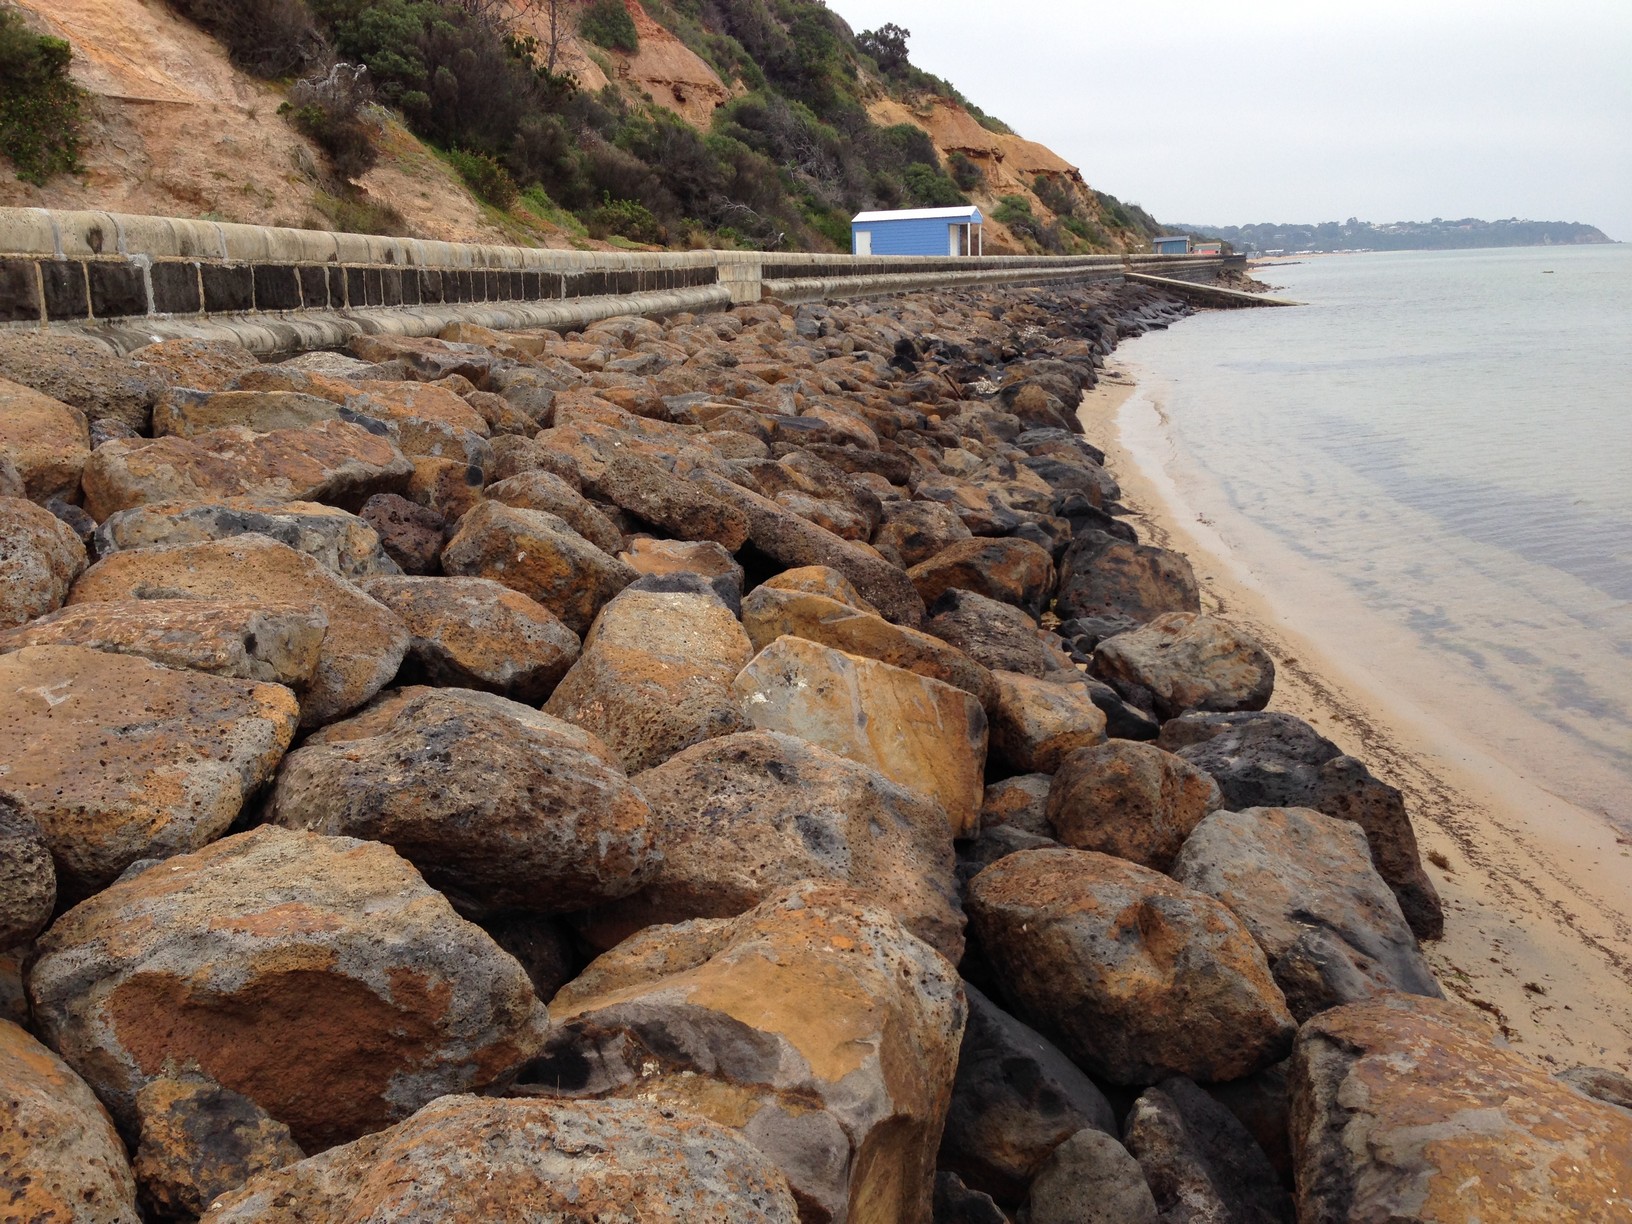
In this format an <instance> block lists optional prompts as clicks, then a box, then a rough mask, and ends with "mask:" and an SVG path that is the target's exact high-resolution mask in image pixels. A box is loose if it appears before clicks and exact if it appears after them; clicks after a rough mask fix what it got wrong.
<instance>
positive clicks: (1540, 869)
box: [1079, 360, 1632, 1071]
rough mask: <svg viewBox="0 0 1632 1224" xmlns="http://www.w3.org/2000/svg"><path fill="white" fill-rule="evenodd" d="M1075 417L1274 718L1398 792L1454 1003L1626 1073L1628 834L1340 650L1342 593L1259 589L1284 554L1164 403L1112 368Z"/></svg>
mask: <svg viewBox="0 0 1632 1224" xmlns="http://www.w3.org/2000/svg"><path fill="white" fill-rule="evenodd" d="M1079 415H1080V418H1081V420H1082V422H1083V426H1084V429H1085V431H1086V433H1087V436H1088V438H1089V440H1090V441H1092V442H1093V443H1095V444H1096V445H1098V446H1100V447H1102V448H1103V449H1104V450H1105V451H1106V453H1107V457H1108V462H1109V465H1110V468H1111V471H1112V472H1113V473H1114V474H1115V475H1116V477H1117V479H1118V481H1119V482H1120V483H1121V485H1122V488H1123V491H1124V497H1123V500H1124V502H1125V503H1126V504H1127V505H1128V506H1129V507H1130V508H1132V509H1133V510H1134V511H1135V512H1136V516H1137V517H1136V520H1135V521H1136V523H1137V525H1138V527H1139V529H1140V532H1141V536H1142V537H1143V538H1144V539H1145V540H1147V541H1148V542H1150V543H1154V544H1158V545H1161V546H1164V547H1168V548H1174V549H1177V550H1178V551H1180V552H1182V553H1184V554H1186V555H1187V556H1188V557H1189V558H1190V561H1191V564H1192V565H1193V566H1194V568H1195V571H1196V576H1197V579H1198V580H1199V581H1200V583H1201V586H1202V592H1203V594H1202V601H1203V608H1204V610H1206V611H1209V612H1212V613H1215V614H1217V615H1221V616H1226V617H1228V618H1230V619H1231V620H1233V621H1235V622H1237V623H1239V624H1242V625H1244V626H1246V627H1247V628H1248V629H1249V630H1250V631H1251V632H1252V633H1254V634H1255V635H1256V636H1258V637H1259V638H1260V640H1262V641H1263V643H1264V644H1265V646H1266V647H1267V648H1268V650H1269V651H1270V653H1271V654H1272V655H1273V656H1274V658H1275V662H1276V668H1277V683H1276V691H1275V696H1274V698H1273V700H1272V701H1271V703H1270V708H1271V709H1275V710H1284V711H1286V712H1288V713H1291V714H1295V715H1298V716H1299V717H1302V718H1304V719H1306V720H1308V721H1309V722H1310V723H1311V724H1312V725H1314V726H1315V727H1317V728H1318V729H1319V730H1320V731H1321V733H1322V734H1324V735H1326V736H1327V737H1328V738H1330V739H1331V740H1333V741H1334V742H1335V743H1337V744H1338V745H1339V746H1340V747H1342V748H1343V749H1344V750H1345V751H1347V752H1349V753H1351V754H1352V755H1354V756H1357V757H1359V758H1360V759H1361V760H1363V761H1365V762H1366V764H1367V765H1369V766H1370V767H1371V769H1372V771H1373V772H1374V773H1376V774H1377V775H1378V776H1379V777H1381V778H1383V779H1384V780H1386V781H1388V782H1389V783H1391V784H1393V785H1394V786H1397V787H1398V788H1399V789H1400V790H1401V791H1402V792H1403V793H1404V794H1405V797H1406V804H1407V807H1408V809H1409V811H1410V814H1411V817H1412V820H1413V823H1414V824H1415V826H1416V831H1417V837H1418V840H1419V842H1420V844H1421V848H1422V852H1423V855H1424V857H1425V859H1426V860H1427V863H1426V866H1427V870H1428V873H1429V875H1430V877H1431V878H1432V879H1433V881H1434V884H1435V886H1436V887H1437V888H1438V889H1439V892H1440V895H1441V897H1442V898H1443V900H1444V904H1445V916H1446V918H1445V938H1444V939H1443V940H1441V941H1439V942H1437V943H1434V944H1430V945H1427V951H1428V955H1429V958H1430V960H1431V961H1432V963H1433V965H1434V969H1435V971H1436V972H1437V974H1438V975H1439V979H1440V982H1441V984H1442V985H1443V986H1444V988H1445V990H1446V993H1447V994H1448V995H1451V996H1453V997H1456V998H1460V999H1462V1000H1464V1001H1465V1002H1467V1003H1469V1004H1471V1005H1472V1006H1474V1007H1477V1008H1479V1009H1481V1010H1482V1011H1484V1012H1486V1013H1487V1014H1488V1015H1490V1016H1491V1017H1492V1018H1493V1019H1495V1020H1496V1021H1497V1022H1498V1023H1499V1024H1500V1025H1501V1026H1502V1029H1503V1031H1504V1032H1505V1033H1506V1034H1507V1036H1508V1038H1509V1040H1510V1041H1511V1042H1512V1043H1513V1044H1514V1046H1515V1047H1516V1048H1518V1049H1521V1050H1523V1051H1525V1052H1526V1053H1528V1054H1530V1055H1532V1056H1534V1057H1537V1058H1539V1059H1542V1060H1543V1061H1545V1062H1546V1063H1548V1064H1549V1065H1553V1066H1556V1067H1558V1068H1560V1069H1562V1068H1564V1067H1567V1066H1571V1065H1575V1064H1587V1065H1594V1066H1606V1067H1613V1068H1616V1069H1618V1070H1622V1071H1627V1070H1629V1069H1632V839H1629V838H1626V837H1625V836H1624V835H1619V834H1617V832H1616V830H1615V829H1614V828H1613V827H1611V826H1610V825H1609V824H1608V823H1607V822H1606V821H1605V820H1604V819H1603V818H1602V817H1600V816H1597V815H1595V814H1593V813H1591V812H1588V811H1585V810H1583V809H1581V808H1579V807H1576V806H1575V805H1573V804H1571V803H1568V802H1566V801H1564V800H1562V799H1560V798H1558V797H1557V796H1555V795H1553V794H1550V793H1549V792H1547V791H1545V790H1543V789H1542V788H1540V787H1539V786H1536V785H1535V784H1533V783H1531V782H1530V781H1528V780H1527V779H1525V778H1524V777H1522V776H1520V775H1519V774H1518V773H1517V772H1515V770H1514V769H1512V768H1511V767H1509V766H1508V765H1506V764H1504V763H1503V762H1502V761H1500V760H1496V759H1494V758H1493V757H1491V756H1490V755H1489V754H1488V753H1487V751H1486V750H1485V749H1483V748H1482V747H1480V746H1479V745H1477V744H1474V743H1471V742H1468V741H1467V740H1466V739H1465V738H1463V737H1460V736H1459V735H1458V734H1457V733H1456V732H1455V731H1454V730H1453V729H1452V728H1450V727H1448V726H1447V725H1445V723H1444V722H1443V721H1442V720H1440V719H1437V718H1435V717H1434V716H1433V715H1431V714H1430V713H1429V712H1427V711H1425V710H1423V709H1421V708H1419V707H1417V706H1416V705H1414V704H1413V703H1411V702H1410V701H1408V700H1406V699H1404V698H1402V697H1401V696H1400V695H1399V693H1398V692H1397V691H1395V690H1393V689H1392V688H1391V687H1390V685H1389V684H1388V683H1387V680H1386V676H1385V675H1381V674H1379V673H1384V672H1386V671H1387V670H1388V668H1386V667H1379V666H1378V663H1379V660H1378V659H1376V658H1375V657H1355V656H1354V655H1352V654H1347V653H1345V651H1344V649H1343V644H1344V642H1345V641H1347V640H1350V635H1348V634H1346V633H1345V632H1344V626H1345V624H1347V623H1353V622H1354V618H1356V617H1361V616H1364V615H1365V613H1364V610H1363V609H1362V608H1360V607H1359V605H1358V604H1357V603H1355V602H1354V601H1353V599H1352V597H1348V596H1347V595H1346V594H1345V593H1344V592H1342V591H1339V590H1335V589H1320V590H1317V589H1314V588H1313V587H1311V589H1309V590H1308V591H1305V590H1302V589H1296V590H1293V591H1287V590H1285V589H1281V588H1280V587H1279V585H1278V584H1275V583H1273V582H1270V581H1266V571H1267V570H1269V569H1271V568H1273V569H1274V570H1275V571H1276V572H1277V573H1282V572H1283V571H1282V570H1281V568H1280V566H1279V565H1276V566H1274V567H1271V566H1269V565H1267V564H1264V559H1265V558H1269V557H1270V556H1271V555H1272V552H1273V550H1274V549H1275V548H1276V547H1277V545H1276V544H1275V543H1274V542H1273V541H1272V540H1270V539H1269V538H1268V537H1267V535H1266V536H1263V537H1262V538H1260V535H1259V533H1256V532H1255V531H1254V529H1253V528H1252V525H1251V524H1249V523H1247V522H1245V521H1244V520H1243V521H1234V520H1232V521H1229V522H1223V521H1218V520H1216V519H1209V518H1207V517H1206V516H1204V515H1202V514H1199V513H1198V512H1197V510H1196V509H1195V507H1194V506H1193V505H1191V504H1189V502H1188V501H1187V499H1186V497H1185V493H1184V490H1183V489H1182V488H1181V485H1180V482H1179V481H1178V480H1176V479H1175V478H1174V476H1173V474H1172V472H1171V470H1170V464H1169V462H1168V460H1170V459H1171V458H1172V457H1173V456H1172V453H1171V452H1172V447H1173V441H1172V438H1171V436H1170V434H1169V433H1168V432H1167V430H1166V429H1165V427H1164V426H1165V422H1164V420H1163V417H1162V405H1161V403H1160V399H1159V396H1158V395H1157V394H1156V393H1154V392H1151V391H1147V390H1145V389H1143V388H1138V387H1136V386H1135V384H1134V382H1133V380H1132V378H1131V377H1130V375H1129V374H1128V373H1127V372H1126V371H1125V370H1124V369H1122V368H1121V367H1119V366H1118V365H1117V364H1116V363H1115V362H1114V360H1113V362H1112V363H1111V364H1110V365H1108V367H1107V369H1106V370H1105V372H1104V377H1103V378H1102V380H1101V382H1100V384H1099V385H1098V387H1096V388H1095V389H1093V390H1091V391H1089V392H1088V393H1087V394H1086V395H1085V396H1084V398H1083V402H1082V406H1081V409H1080V413H1079ZM1334 587H1335V584H1334ZM1368 629H1369V630H1370V631H1371V632H1370V635H1369V636H1368V642H1370V643H1375V641H1376V632H1375V626H1374V625H1368ZM1373 648H1374V647H1373V646H1368V650H1370V649H1373ZM1422 653H1423V652H1421V651H1420V649H1419V648H1418V647H1417V646H1416V645H1415V644H1414V643H1413V642H1411V641H1410V640H1409V638H1407V637H1406V636H1405V635H1404V634H1403V633H1402V634H1401V635H1400V639H1399V640H1398V641H1395V642H1390V643H1389V648H1388V655H1389V659H1388V662H1389V664H1390V666H1394V667H1398V666H1428V665H1429V663H1428V662H1427V661H1426V660H1425V659H1423V658H1419V657H1418V656H1420V655H1422Z"/></svg>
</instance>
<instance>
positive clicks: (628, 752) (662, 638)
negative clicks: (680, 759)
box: [544, 590, 754, 772]
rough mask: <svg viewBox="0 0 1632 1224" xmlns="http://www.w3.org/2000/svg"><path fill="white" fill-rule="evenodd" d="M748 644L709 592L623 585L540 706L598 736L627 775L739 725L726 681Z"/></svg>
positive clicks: (748, 651) (750, 652)
mask: <svg viewBox="0 0 1632 1224" xmlns="http://www.w3.org/2000/svg"><path fill="white" fill-rule="evenodd" d="M753 653H754V651H753V646H752V645H751V644H750V643H749V640H748V635H747V634H746V633H744V632H743V630H742V626H741V625H739V624H738V623H737V618H736V617H735V616H733V615H732V614H731V611H730V609H728V608H727V607H726V606H725V605H724V604H722V603H720V601H719V600H717V599H714V598H712V597H710V596H708V595H692V594H684V593H677V592H657V591H636V590H626V591H624V592H623V593H622V594H620V595H618V596H617V597H616V598H614V599H613V600H612V601H611V602H609V603H608V604H607V605H606V606H605V607H604V608H602V609H601V611H600V614H599V615H598V616H597V617H596V618H595V624H594V626H593V627H592V628H591V629H590V631H589V635H588V636H587V637H586V638H585V639H584V649H583V654H582V655H581V656H580V657H579V659H578V661H577V662H576V663H574V664H573V666H572V670H571V671H569V672H568V673H567V674H566V677H565V678H564V679H563V680H562V681H561V683H560V684H559V685H557V686H556V689H555V692H554V693H552V694H551V695H550V699H549V701H548V702H547V703H545V706H544V710H545V712H546V713H549V714H553V715H555V716H556V717H557V718H563V719H565V720H566V721H568V722H570V723H573V724H575V725H577V726H580V727H583V728H584V729H585V730H586V731H589V732H591V733H593V734H594V735H596V736H599V737H600V738H601V739H602V740H604V741H605V742H606V743H607V744H608V745H609V746H610V747H611V748H612V750H613V751H614V752H616V753H617V754H618V757H619V759H621V760H622V761H623V764H624V768H625V769H628V770H629V771H630V772H635V771H637V770H642V769H650V768H651V767H652V766H654V765H657V764H659V763H661V762H663V761H666V760H668V759H669V758H670V757H671V756H673V755H674V754H675V753H677V752H679V751H680V750H681V749H682V748H688V747H690V746H691V745H692V744H695V743H697V742H699V741H700V740H706V739H713V738H714V737H716V736H720V735H730V734H731V733H732V732H733V731H741V730H744V729H746V727H747V723H746V722H745V720H744V719H743V716H742V712H741V710H740V709H739V706H738V702H737V699H736V697H735V695H734V694H733V692H732V688H731V683H732V681H733V680H734V679H735V678H736V675H737V673H738V672H739V671H741V670H742V667H743V665H744V664H745V663H747V662H748V660H749V658H750V657H752V655H753Z"/></svg>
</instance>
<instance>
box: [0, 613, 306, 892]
mask: <svg viewBox="0 0 1632 1224" xmlns="http://www.w3.org/2000/svg"><path fill="white" fill-rule="evenodd" d="M297 716H298V708H297V706H296V704H295V698H294V695H293V694H292V693H290V691H289V690H288V689H286V688H284V687H283V686H281V685H276V684H255V683H251V682H248V681H244V680H227V679H222V678H221V677H218V676H206V675H203V674H201V673H198V672H190V671H177V670H175V669H173V668H169V667H160V666H159V665H157V664H155V663H149V662H148V661H147V660H145V659H137V658H131V657H129V656H126V655H116V654H107V653H105V652H103V651H100V650H88V649H85V648H83V647H78V646H30V647H28V648H26V649H24V650H18V651H14V652H13V653H11V654H6V655H0V778H3V779H4V788H5V791H6V793H7V794H9V795H10V797H11V798H12V800H13V801H14V802H15V803H16V805H17V807H18V809H19V810H20V811H21V812H22V813H23V814H24V815H25V816H27V817H29V818H31V819H32V820H33V821H34V822H35V823H37V824H38V825H39V828H40V832H41V834H42V835H43V836H44V838H45V841H46V844H47V845H48V846H50V848H51V856H52V858H53V859H54V860H55V862H56V869H57V884H58V888H59V889H60V890H61V891H62V893H63V894H64V895H65V896H66V897H68V898H70V899H77V898H79V897H83V896H86V895H88V894H90V893H92V892H95V891H96V890H97V889H99V888H103V887H105V886H106V885H107V884H109V883H110V882H111V881H112V880H113V879H114V878H115V877H116V876H118V875H119V873H120V872H122V871H123V870H124V869H125V868H126V867H128V866H130V864H132V863H134V862H135V861H137V860H138V859H147V858H163V857H165V856H168V855H172V854H180V853H183V852H184V851H188V850H195V849H197V848H198V847H199V846H202V845H204V844H205V843H206V842H209V841H211V840H213V839H214V838H217V837H219V836H221V834H222V833H224V832H226V830H227V827H228V826H229V825H230V824H231V823H232V822H233V820H234V819H236V818H237V816H238V813H239V811H240V810H241V809H242V808H243V806H244V801H245V800H246V799H247V798H248V797H249V796H250V795H252V794H253V793H254V792H255V790H256V788H257V787H259V786H260V785H261V783H262V782H264V781H266V779H267V778H269V777H270V776H271V774H272V771H273V770H274V769H275V768H276V767H277V764H278V761H279V760H281V759H282V757H283V754H284V752H285V751H286V750H287V749H288V747H289V744H290V742H291V741H292V740H293V739H294V735H295V724H296V719H297Z"/></svg>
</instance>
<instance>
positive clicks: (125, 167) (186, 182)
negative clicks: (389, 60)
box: [0, 0, 569, 246]
mask: <svg viewBox="0 0 1632 1224" xmlns="http://www.w3.org/2000/svg"><path fill="white" fill-rule="evenodd" d="M21 5H22V8H23V9H25V10H27V11H28V12H29V13H30V14H31V15H32V16H33V18H34V19H35V20H36V21H37V22H38V24H39V26H40V28H41V29H42V30H45V31H48V32H50V33H53V34H56V35H58V36H60V37H63V38H67V39H68V40H69V41H70V42H71V43H72V44H73V48H74V60H73V74H74V79H75V80H76V81H77V82H78V83H79V85H80V86H81V87H82V88H84V89H85V90H86V91H87V92H88V93H90V95H91V97H92V105H91V107H90V113H91V116H92V119H91V125H90V132H89V137H90V138H89V140H88V142H87V145H86V148H85V153H84V157H83V162H84V166H85V172H84V174H83V175H81V176H79V177H77V178H69V177H66V176H59V177H57V178H55V179H53V180H52V181H51V182H50V184H49V185H47V186H46V187H44V188H40V187H34V186H31V185H30V184H28V183H24V182H21V181H20V180H18V179H17V177H16V176H15V175H14V174H13V173H12V171H11V168H10V167H9V165H5V164H0V206H7V207H51V208H94V209H101V210H105V211H110V212H125V213H137V214H154V215H159V216H182V217H210V218H212V219H215V220H220V221H241V222H245V223H250V224H256V225H293V226H307V227H321V228H332V224H331V221H330V220H329V219H327V218H326V216H325V210H324V208H323V204H324V196H325V195H326V194H327V192H326V189H325V179H324V175H323V173H322V170H321V167H322V155H321V154H320V153H319V152H318V150H317V149H316V148H314V147H313V146H312V144H311V143H310V142H309V141H307V140H306V139H305V138H304V137H303V136H301V135H300V134H299V133H298V132H296V131H295V130H294V128H292V127H291V126H290V125H289V124H288V123H287V122H286V121H285V120H284V119H283V118H282V117H281V116H279V114H278V108H279V106H281V105H282V104H283V101H284V98H283V94H282V92H281V91H279V90H278V89H277V88H275V87H274V86H272V85H270V84H267V83H266V82H263V81H258V80H256V79H254V78H253V77H250V76H248V75H246V74H245V73H242V72H240V71H238V70H237V69H236V68H234V67H233V66H232V64H231V63H230V62H229V61H228V59H227V55H226V52H225V51H224V50H223V49H222V47H221V45H220V44H219V43H218V42H216V41H215V40H214V39H213V38H211V37H210V36H209V35H208V34H205V33H204V32H203V31H201V30H199V29H198V28H197V27H195V26H193V25H191V24H190V23H188V22H186V21H184V20H182V19H181V18H180V17H177V16H176V15H175V14H174V13H172V12H171V11H170V9H169V8H168V7H167V6H166V5H165V4H163V3H160V2H159V0H21ZM360 185H361V187H362V188H363V190H364V192H365V193H366V199H367V200H368V202H369V203H371V204H374V205H376V206H378V207H380V208H382V209H394V210H395V211H396V212H397V213H398V214H400V215H401V217H402V219H403V222H404V223H405V225H404V228H405V229H406V230H407V231H408V232H409V233H410V234H411V235H413V236H415V237H421V238H437V239H442V240H444V241H451V242H516V241H532V242H535V243H538V244H541V245H552V246H567V245H569V240H568V237H567V235H566V234H565V233H561V232H554V233H552V232H549V231H548V230H545V231H543V232H541V233H540V234H539V235H537V236H536V237H532V236H527V235H521V234H518V233H516V232H514V231H513V230H506V229H505V228H501V227H500V226H499V225H498V224H496V223H495V222H494V221H493V220H492V219H491V218H490V217H489V216H488V215H486V214H485V213H484V210H483V208H482V206H481V204H480V203H478V202H477V201H476V200H475V199H474V198H473V197H472V196H471V194H470V192H468V191H467V190H466V189H465V188H464V186H463V185H462V184H461V183H460V182H459V180H458V179H457V178H456V177H455V176H454V174H453V172H452V171H451V170H450V169H449V168H448V167H447V166H446V165H445V164H444V163H443V162H442V161H441V160H440V159H438V158H437V157H436V156H435V155H434V154H433V153H431V151H430V150H428V149H427V148H426V147H425V146H424V145H422V144H421V143H420V142H419V141H418V140H416V139H415V138H414V137H413V135H412V134H411V133H410V132H408V131H407V130H406V129H405V128H403V127H402V126H401V125H400V124H397V123H390V124H389V125H388V126H387V130H386V135H385V139H384V140H383V142H382V147H381V157H380V162H379V164H378V165H377V166H376V167H375V168H374V169H373V170H371V171H370V172H369V173H368V174H367V175H365V176H364V177H363V179H362V181H361V184H360Z"/></svg>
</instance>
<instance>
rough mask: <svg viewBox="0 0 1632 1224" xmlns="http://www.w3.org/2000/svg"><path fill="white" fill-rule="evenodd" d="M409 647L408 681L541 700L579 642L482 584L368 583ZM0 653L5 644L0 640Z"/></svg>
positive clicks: (537, 608)
mask: <svg viewBox="0 0 1632 1224" xmlns="http://www.w3.org/2000/svg"><path fill="white" fill-rule="evenodd" d="M362 585H363V590H364V592H366V593H367V594H368V595H369V596H371V597H372V598H374V599H377V600H379V601H380V602H381V603H383V604H384V605H385V606H386V607H388V608H390V609H391V611H393V612H395V613H396V614H397V616H398V617H399V618H400V619H401V621H402V623H403V625H404V626H406V627H407V630H408V633H409V636H410V641H409V644H408V656H407V658H405V659H404V660H403V668H404V673H405V675H406V677H407V678H408V680H407V681H405V682H410V681H415V680H417V679H423V681H424V682H426V683H430V684H439V685H448V686H451V687H456V688H473V689H483V690H485V691H487V692H490V693H498V694H499V695H500V696H502V697H510V698H512V699H514V700H516V701H524V702H529V703H534V702H540V701H543V700H544V699H545V698H546V697H548V696H549V695H550V693H551V692H553V691H554V689H555V686H556V684H557V683H559V682H560V680H561V677H562V676H564V675H566V673H567V669H568V668H569V667H571V666H572V665H573V663H574V662H575V661H576V660H577V658H578V650H579V646H578V637H577V635H576V634H574V633H573V632H572V630H570V629H568V628H567V627H566V626H565V625H563V624H562V623H561V622H560V620H559V619H557V618H556V616H555V614H554V613H552V612H551V611H550V610H549V609H548V608H546V607H544V605H543V604H540V603H537V602H535V601H534V600H531V599H528V598H527V596H525V595H523V594H522V593H521V592H520V591H512V590H511V589H510V588H509V587H507V586H505V585H504V584H503V583H499V582H493V581H491V580H490V579H487V578H409V577H389V578H371V579H368V580H366V581H364V583H363V584H362ZM0 648H3V639H0Z"/></svg>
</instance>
